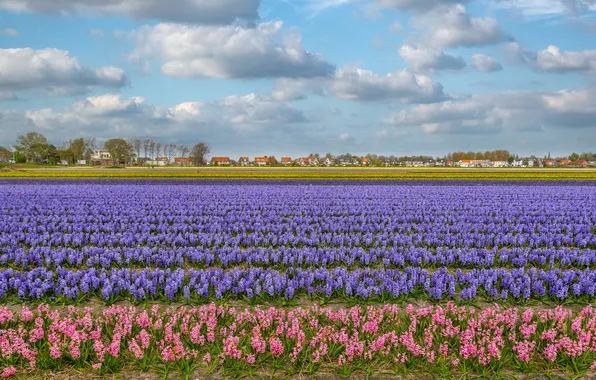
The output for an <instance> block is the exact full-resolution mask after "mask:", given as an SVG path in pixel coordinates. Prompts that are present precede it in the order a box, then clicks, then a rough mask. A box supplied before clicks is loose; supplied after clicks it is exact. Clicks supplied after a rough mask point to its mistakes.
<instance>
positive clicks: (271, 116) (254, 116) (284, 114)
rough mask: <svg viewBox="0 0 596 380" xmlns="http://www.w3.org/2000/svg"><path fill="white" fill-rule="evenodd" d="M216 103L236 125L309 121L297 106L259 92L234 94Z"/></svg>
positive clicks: (225, 118)
mask: <svg viewBox="0 0 596 380" xmlns="http://www.w3.org/2000/svg"><path fill="white" fill-rule="evenodd" d="M215 105H216V106H217V107H219V108H222V109H223V110H224V112H223V117H224V120H225V121H227V122H229V123H231V124H235V125H242V124H249V125H254V124H275V123H281V124H285V123H305V122H308V119H307V118H306V116H304V114H303V113H302V111H300V110H298V109H297V108H294V107H292V106H291V105H289V104H286V103H283V102H278V101H276V100H274V99H271V98H270V97H267V96H263V95H259V94H249V95H246V96H238V95H234V96H230V97H227V98H225V99H222V100H220V101H218V102H217V103H216V104H215Z"/></svg>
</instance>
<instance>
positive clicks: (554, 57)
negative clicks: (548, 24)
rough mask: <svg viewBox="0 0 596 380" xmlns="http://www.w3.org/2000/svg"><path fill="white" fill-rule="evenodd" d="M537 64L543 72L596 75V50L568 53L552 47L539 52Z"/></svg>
mask: <svg viewBox="0 0 596 380" xmlns="http://www.w3.org/2000/svg"><path fill="white" fill-rule="evenodd" d="M537 63H538V67H539V68H540V69H541V70H543V71H551V72H568V71H583V72H586V73H591V74H596V50H584V51H579V52H568V51H562V50H561V49H559V48H558V47H557V46H553V45H551V46H549V47H548V48H546V49H545V50H542V51H540V52H538V56H537Z"/></svg>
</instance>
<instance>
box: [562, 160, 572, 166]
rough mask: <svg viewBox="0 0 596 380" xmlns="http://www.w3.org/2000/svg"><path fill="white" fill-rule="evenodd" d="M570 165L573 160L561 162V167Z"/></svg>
mask: <svg viewBox="0 0 596 380" xmlns="http://www.w3.org/2000/svg"><path fill="white" fill-rule="evenodd" d="M570 163H571V160H559V165H561V166H565V165H569V164H570Z"/></svg>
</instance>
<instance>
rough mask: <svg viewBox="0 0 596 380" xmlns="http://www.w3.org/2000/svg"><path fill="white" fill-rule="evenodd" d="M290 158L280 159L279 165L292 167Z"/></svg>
mask: <svg viewBox="0 0 596 380" xmlns="http://www.w3.org/2000/svg"><path fill="white" fill-rule="evenodd" d="M292 162H293V161H292V158H291V157H282V158H281V164H282V165H285V166H288V165H292Z"/></svg>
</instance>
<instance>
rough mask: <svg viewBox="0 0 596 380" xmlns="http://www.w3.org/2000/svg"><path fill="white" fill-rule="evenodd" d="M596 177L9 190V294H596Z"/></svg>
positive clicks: (5, 217)
mask: <svg viewBox="0 0 596 380" xmlns="http://www.w3.org/2000/svg"><path fill="white" fill-rule="evenodd" d="M594 205H596V187H594V186H589V185H586V184H582V183H580V184H578V185H569V184H567V185H560V184H559V185H548V184H543V185H541V186H536V184H532V185H531V186H524V185H520V184H518V185H516V186H504V185H502V184H495V183H488V184H481V183H472V184H468V185H453V184H449V183H447V184H445V183H442V184H438V185H434V186H428V185H427V184H426V183H425V184H424V185H419V184H418V185H417V184H415V183H414V184H413V183H408V184H405V185H386V184H380V183H374V182H372V183H366V184H362V183H358V184H355V183H352V184H351V185H350V184H349V183H347V184H342V185H341V186H334V185H330V184H324V185H316V184H315V185H313V184H296V185H273V184H264V185H258V184H257V185H252V186H251V185H247V184H245V183H243V184H241V185H235V184H229V183H227V184H222V185H217V184H202V183H197V182H190V183H182V184H180V183H168V182H151V183H137V182H135V183H127V182H109V183H105V184H98V183H89V182H76V183H71V182H63V183H60V182H50V183H39V182H38V183H26V184H24V183H19V182H16V183H8V184H3V185H1V186H0V264H1V265H2V267H3V268H4V269H1V270H0V299H4V300H6V299H20V300H31V299H34V300H41V301H45V302H52V301H55V300H59V301H60V302H72V301H73V300H78V301H80V300H84V299H86V298H89V297H99V298H102V299H104V300H106V301H110V302H113V301H115V300H119V299H128V300H132V301H143V300H151V299H153V300H187V301H193V302H202V303H206V302H209V301H210V300H213V299H249V300H255V301H262V300H265V301H270V300H275V299H283V300H291V299H293V298H297V297H299V296H311V297H318V298H325V299H348V300H349V299H353V300H369V301H375V302H386V301H390V300H395V299H404V298H408V297H410V298H411V297H425V298H428V299H431V300H449V299H452V300H473V299H477V298H481V299H486V300H491V301H492V300H494V301H510V302H525V301H528V300H532V299H541V300H552V301H559V302H560V301H563V300H568V301H571V300H583V301H590V300H593V299H594V295H595V284H596V272H595V271H596V234H595V231H596V229H595V228H596V227H595V226H596V212H595V209H596V206H594Z"/></svg>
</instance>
